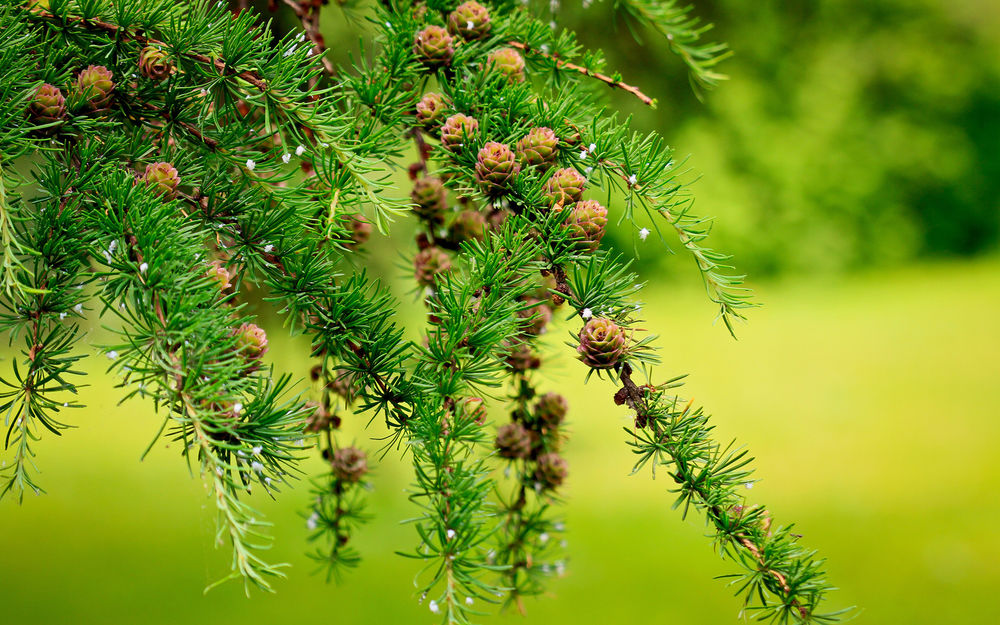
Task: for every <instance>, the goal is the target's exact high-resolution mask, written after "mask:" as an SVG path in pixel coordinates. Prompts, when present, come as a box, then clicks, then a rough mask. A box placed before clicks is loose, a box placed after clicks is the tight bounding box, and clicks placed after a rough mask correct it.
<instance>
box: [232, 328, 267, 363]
mask: <svg viewBox="0 0 1000 625" xmlns="http://www.w3.org/2000/svg"><path fill="white" fill-rule="evenodd" d="M234 334H235V335H236V351H237V352H239V353H240V354H242V355H243V357H244V358H246V359H247V361H248V362H255V361H259V360H260V359H261V357H262V356H263V355H264V354H266V353H267V333H265V332H264V328H262V327H260V326H258V325H257V324H255V323H244V324H243V325H241V326H240V327H239V328H237V329H236V330H235V331H234Z"/></svg>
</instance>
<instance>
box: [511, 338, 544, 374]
mask: <svg viewBox="0 0 1000 625" xmlns="http://www.w3.org/2000/svg"><path fill="white" fill-rule="evenodd" d="M507 345H508V346H509V347H510V351H509V352H508V353H507V366H508V367H510V368H511V370H513V371H530V370H531V369H537V368H539V367H541V366H542V361H541V359H540V358H539V357H538V356H536V355H535V354H534V352H532V351H531V346H530V345H528V344H527V343H523V342H520V341H517V342H515V343H511V342H508V343H507Z"/></svg>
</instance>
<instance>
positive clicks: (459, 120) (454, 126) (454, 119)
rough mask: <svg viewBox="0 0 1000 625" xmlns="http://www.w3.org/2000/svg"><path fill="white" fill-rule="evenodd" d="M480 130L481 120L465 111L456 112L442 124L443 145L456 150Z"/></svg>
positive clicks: (447, 148)
mask: <svg viewBox="0 0 1000 625" xmlns="http://www.w3.org/2000/svg"><path fill="white" fill-rule="evenodd" d="M478 132H479V121H478V120H477V119H476V118H475V117H469V116H468V115H465V114H463V113H456V114H455V115H452V116H451V117H449V118H448V119H446V120H445V122H444V124H442V125H441V145H442V146H443V147H444V148H445V149H446V150H449V151H451V152H455V151H457V150H458V149H460V148H461V147H462V145H464V143H465V142H466V141H467V140H468V139H471V138H473V137H475V136H476V133H478Z"/></svg>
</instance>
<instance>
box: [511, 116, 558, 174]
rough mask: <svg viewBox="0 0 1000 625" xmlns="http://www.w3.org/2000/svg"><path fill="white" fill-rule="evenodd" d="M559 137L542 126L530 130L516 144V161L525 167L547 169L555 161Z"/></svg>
mask: <svg viewBox="0 0 1000 625" xmlns="http://www.w3.org/2000/svg"><path fill="white" fill-rule="evenodd" d="M558 147H559V137H557V136H556V133H554V132H552V130H551V129H549V128H546V127H544V126H541V127H538V128H532V129H531V130H529V131H528V134H526V135H524V136H523V137H521V139H520V140H518V142H517V160H519V161H520V162H521V163H522V164H523V165H524V166H525V167H528V166H536V167H543V168H545V167H549V166H550V165H551V164H552V163H554V162H555V160H556V149H557V148H558Z"/></svg>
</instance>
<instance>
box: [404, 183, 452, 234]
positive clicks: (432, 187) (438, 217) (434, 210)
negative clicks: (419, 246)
mask: <svg viewBox="0 0 1000 625" xmlns="http://www.w3.org/2000/svg"><path fill="white" fill-rule="evenodd" d="M410 199H411V200H413V203H414V205H415V206H414V209H413V212H415V213H416V214H417V215H418V216H420V218H421V219H423V220H425V221H429V222H431V223H440V222H441V221H443V220H444V213H445V211H446V210H447V209H448V199H447V194H446V193H445V189H444V185H443V184H442V183H441V179H440V178H438V177H436V176H428V177H426V178H421V179H419V180H417V181H416V182H414V183H413V191H411V192H410Z"/></svg>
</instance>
